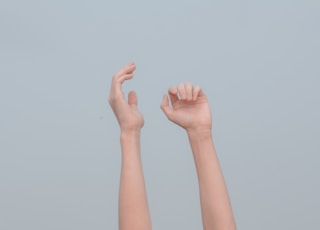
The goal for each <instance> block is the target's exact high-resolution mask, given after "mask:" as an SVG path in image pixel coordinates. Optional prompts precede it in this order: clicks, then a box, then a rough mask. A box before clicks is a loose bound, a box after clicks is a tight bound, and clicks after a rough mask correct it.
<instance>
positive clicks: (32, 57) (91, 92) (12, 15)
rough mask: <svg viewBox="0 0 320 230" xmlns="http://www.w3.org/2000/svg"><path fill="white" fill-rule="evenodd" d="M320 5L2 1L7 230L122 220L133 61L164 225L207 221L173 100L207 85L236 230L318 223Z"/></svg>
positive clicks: (2, 220) (2, 188)
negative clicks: (124, 125) (118, 89)
mask: <svg viewBox="0 0 320 230" xmlns="http://www.w3.org/2000/svg"><path fill="white" fill-rule="evenodd" d="M319 12H320V3H319V1H316V0H314V1H302V0H301V1H289V0H287V1H285V0H280V1H279V0H277V1H275V0H272V1H264V2H260V1H241V3H240V2H238V1H186V0H183V1H182V0H179V1H169V0H164V1H157V2H150V1H141V0H140V1H97V0H95V1H75V0H74V1H71V0H68V1H65V0H64V1H62V0H60V1H40V0H38V1H35V0H32V1H14V0H10V1H9V0H7V1H4V0H1V1H0V111H1V119H0V229H1V230H18V229H19V230H20V229H25V230H27V229H30V230H40V229H41V230H43V229H61V230H63V229H68V230H69V229H79V230H82V229H101V230H102V229H117V221H118V220H117V200H118V185H119V172H120V160H121V159H120V147H119V129H118V126H117V123H116V120H115V118H114V116H113V113H112V111H111V109H110V108H109V106H108V104H107V95H108V90H109V87H110V80H111V77H112V75H113V74H114V73H115V72H116V71H117V70H118V69H119V68H120V67H122V66H123V65H125V64H126V63H128V62H130V61H135V62H136V64H137V71H136V74H135V78H134V80H132V81H131V82H128V83H126V84H125V86H124V90H125V91H126V92H128V91H129V90H131V89H135V90H136V91H137V93H138V97H139V106H140V110H141V111H142V113H143V114H144V117H145V127H144V129H143V133H142V155H143V165H144V171H145V178H146V184H147V190H148V198H149V204H150V209H151V215H152V221H153V227H154V229H187V230H189V229H190V230H192V229H201V227H202V224H201V215H200V207H199V198H198V187H197V180H196V174H195V168H194V165H193V159H192V154H191V152H190V150H189V146H188V142H187V138H186V135H185V134H184V132H183V131H182V130H181V129H179V128H178V127H176V126H174V125H173V124H171V123H169V122H167V119H166V118H165V116H164V115H163V114H162V112H161V110H160V109H159V105H160V103H161V100H162V95H163V94H164V93H166V91H167V89H168V87H169V86H172V85H177V84H178V83H180V82H185V81H191V82H193V83H194V84H198V85H201V86H202V87H203V89H204V91H205V92H206V93H207V95H208V97H209V100H210V105H211V108H212V110H213V123H214V130H213V134H214V139H215V144H216V148H217V151H218V154H219V158H220V161H221V165H222V167H223V171H224V175H225V179H226V182H227V185H228V189H229V193H230V198H231V201H232V205H233V210H234V215H235V218H236V222H237V225H238V229H252V230H255V229H281V230H282V229H320V224H319V213H320V210H319V209H320V208H319V205H320V200H319V194H320V185H319V174H320V167H319V160H320V157H319V147H320V144H319V143H320V142H319V134H320V133H319V128H320V124H319V117H320V109H319V99H320V94H319V85H320V80H319V77H320V67H319V66H320V65H319V63H320V45H319V41H320V13H319Z"/></svg>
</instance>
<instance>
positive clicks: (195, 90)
mask: <svg viewBox="0 0 320 230" xmlns="http://www.w3.org/2000/svg"><path fill="white" fill-rule="evenodd" d="M200 91H201V88H200V86H195V87H193V91H192V100H193V101H196V100H197V99H198V96H199V93H200Z"/></svg>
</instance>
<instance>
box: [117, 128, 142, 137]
mask: <svg viewBox="0 0 320 230" xmlns="http://www.w3.org/2000/svg"><path fill="white" fill-rule="evenodd" d="M140 133H141V129H121V131H120V136H121V138H126V137H129V138H132V137H135V136H140Z"/></svg>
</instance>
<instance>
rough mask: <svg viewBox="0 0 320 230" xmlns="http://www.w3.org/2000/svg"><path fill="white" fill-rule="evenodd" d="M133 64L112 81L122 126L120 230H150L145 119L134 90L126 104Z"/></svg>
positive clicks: (112, 97) (112, 94) (115, 108)
mask: <svg viewBox="0 0 320 230" xmlns="http://www.w3.org/2000/svg"><path fill="white" fill-rule="evenodd" d="M135 69H136V66H135V64H134V63H130V64H128V65H126V66H125V67H123V68H122V69H121V70H120V71H119V72H118V73H117V74H116V75H115V76H114V77H113V79H112V84H111V89H110V95H109V104H110V105H111V107H112V109H113V112H114V114H115V115H116V117H117V120H118V122H119V125H120V130H121V135H120V143H121V149H122V164H121V177H120V191H119V229H120V230H150V229H151V220H150V214H149V208H148V202H147V195H146V189H145V183H144V177H143V170H142V165H141V156H140V130H141V128H142V127H143V123H144V119H143V116H142V114H141V113H140V112H139V110H138V107H137V96H136V93H135V92H134V91H131V92H130V93H129V95H128V101H126V99H125V96H124V93H123V92H122V90H121V85H122V83H123V82H124V81H125V80H129V79H132V77H133V72H134V70H135Z"/></svg>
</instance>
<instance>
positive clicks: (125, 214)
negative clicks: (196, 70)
mask: <svg viewBox="0 0 320 230" xmlns="http://www.w3.org/2000/svg"><path fill="white" fill-rule="evenodd" d="M135 68H136V66H135V64H134V63H130V64H128V65H126V66H125V67H123V68H122V69H121V70H120V71H119V72H118V73H117V74H116V75H115V76H114V77H113V80H112V85H111V89H110V95H109V103H110V105H111V107H112V109H113V111H114V113H115V116H116V117H117V120H118V122H119V125H120V130H121V137H120V142H121V149H122V167H121V179H120V191H119V229H120V230H129V229H130V230H149V229H151V220H150V213H149V208H148V202H147V195H146V189H145V183H144V177H143V170H142V165H141V157H140V131H141V128H142V127H143V124H144V119H143V116H142V114H141V113H140V112H139V110H138V107H137V96H136V93H135V92H133V91H132V92H130V93H129V95H128V101H126V100H125V96H124V93H123V92H122V90H121V86H122V84H123V82H124V81H126V80H130V79H132V78H133V72H134V70H135ZM168 94H169V96H168V95H164V97H163V102H162V104H161V109H162V110H163V112H164V113H165V115H166V116H167V117H168V119H169V120H170V121H172V122H174V123H175V124H177V125H179V126H181V127H182V128H184V129H185V130H186V132H187V134H188V137H189V141H190V146H191V149H192V152H193V156H194V160H195V165H196V169H197V175H198V180H199V189H200V203H201V212H202V221H203V229H204V230H234V229H236V226H235V221H234V218H233V214H232V209H231V204H230V201H229V197H228V192H227V188H226V185H225V182H224V178H223V175H222V171H221V168H220V165H219V161H218V158H217V154H216V151H215V149H214V145H213V140H212V135H211V131H212V130H211V127H212V121H211V110H210V107H209V104H208V100H207V97H206V95H205V94H204V93H203V91H202V90H201V88H200V87H199V86H193V85H192V84H191V83H185V84H179V85H178V86H177V87H171V88H170V89H169V91H168ZM169 100H170V101H171V106H170V105H169Z"/></svg>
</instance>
